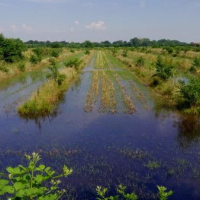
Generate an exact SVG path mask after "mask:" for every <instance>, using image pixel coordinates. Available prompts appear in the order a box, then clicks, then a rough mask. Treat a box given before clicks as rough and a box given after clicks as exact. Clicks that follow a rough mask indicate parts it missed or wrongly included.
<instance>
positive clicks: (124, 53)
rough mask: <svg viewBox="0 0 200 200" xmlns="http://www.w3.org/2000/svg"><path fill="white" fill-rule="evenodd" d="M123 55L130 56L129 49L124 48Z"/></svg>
mask: <svg viewBox="0 0 200 200" xmlns="http://www.w3.org/2000/svg"><path fill="white" fill-rule="evenodd" d="M122 56H123V57H127V56H128V51H127V50H126V49H124V51H123V53H122Z"/></svg>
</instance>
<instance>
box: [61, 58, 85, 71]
mask: <svg viewBox="0 0 200 200" xmlns="http://www.w3.org/2000/svg"><path fill="white" fill-rule="evenodd" d="M81 63H82V60H81V59H79V58H71V59H69V60H68V61H67V62H65V63H64V65H65V66H66V67H74V68H75V69H76V70H77V69H78V67H79V66H80V65H81Z"/></svg>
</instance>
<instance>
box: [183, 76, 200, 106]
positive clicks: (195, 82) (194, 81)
mask: <svg viewBox="0 0 200 200" xmlns="http://www.w3.org/2000/svg"><path fill="white" fill-rule="evenodd" d="M180 93H181V97H182V101H183V102H182V105H183V106H185V107H195V106H198V107H199V106H200V77H195V78H191V79H190V81H189V83H188V84H186V83H184V82H181V88H180Z"/></svg>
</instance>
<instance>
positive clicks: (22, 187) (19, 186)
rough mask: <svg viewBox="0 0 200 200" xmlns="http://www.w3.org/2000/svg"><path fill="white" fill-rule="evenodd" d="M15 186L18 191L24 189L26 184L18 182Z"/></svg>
mask: <svg viewBox="0 0 200 200" xmlns="http://www.w3.org/2000/svg"><path fill="white" fill-rule="evenodd" d="M13 187H14V188H15V190H16V191H18V190H22V189H24V188H25V185H24V184H22V183H20V182H17V183H15V184H14V186H13Z"/></svg>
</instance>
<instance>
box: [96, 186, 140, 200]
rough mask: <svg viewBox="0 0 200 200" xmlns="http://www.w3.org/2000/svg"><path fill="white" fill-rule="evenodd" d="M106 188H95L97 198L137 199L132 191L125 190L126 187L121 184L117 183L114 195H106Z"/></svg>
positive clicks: (108, 199)
mask: <svg viewBox="0 0 200 200" xmlns="http://www.w3.org/2000/svg"><path fill="white" fill-rule="evenodd" d="M107 191H108V189H107V188H102V187H100V186H98V187H97V188H96V192H97V195H98V197H97V200H102V199H104V200H120V199H124V200H137V199H138V197H137V195H136V194H135V193H134V192H132V193H127V192H126V187H125V186H123V185H119V186H118V188H117V193H118V194H117V195H116V196H109V197H106V193H107Z"/></svg>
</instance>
